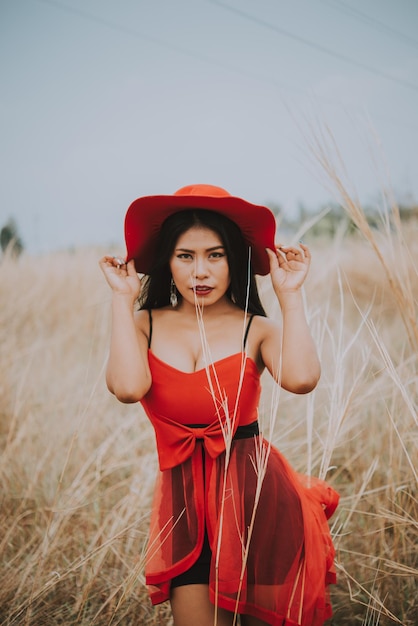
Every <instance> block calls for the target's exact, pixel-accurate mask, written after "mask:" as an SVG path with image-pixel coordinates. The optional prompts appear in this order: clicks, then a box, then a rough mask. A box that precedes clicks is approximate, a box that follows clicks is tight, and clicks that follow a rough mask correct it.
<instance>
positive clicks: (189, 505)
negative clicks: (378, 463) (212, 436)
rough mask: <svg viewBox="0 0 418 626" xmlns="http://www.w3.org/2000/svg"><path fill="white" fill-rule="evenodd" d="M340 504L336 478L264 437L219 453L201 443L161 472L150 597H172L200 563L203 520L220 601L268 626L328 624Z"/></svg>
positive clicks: (213, 591) (215, 598) (214, 592)
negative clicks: (305, 467) (317, 472)
mask: <svg viewBox="0 0 418 626" xmlns="http://www.w3.org/2000/svg"><path fill="white" fill-rule="evenodd" d="M337 503H338V494H337V493H336V492H335V491H334V490H333V489H332V488H331V487H329V485H327V484H326V483H325V482H323V481H319V480H318V479H314V478H312V479H309V478H308V477H306V476H303V475H300V474H297V473H296V472H295V471H294V470H293V469H292V468H291V467H290V465H289V464H288V463H287V461H286V459H285V458H284V457H283V455H282V454H281V453H280V452H279V451H278V450H276V449H275V448H270V447H269V444H268V443H267V442H266V441H265V440H263V439H262V437H254V438H251V439H242V440H237V441H233V442H232V444H231V448H230V453H229V452H228V451H226V452H224V453H222V454H220V455H219V456H217V457H216V458H212V457H211V456H210V455H209V454H207V453H205V452H204V448H203V444H202V442H201V441H198V442H197V444H196V448H195V450H194V453H193V455H192V456H191V457H190V458H188V459H187V460H185V461H184V462H183V463H181V464H180V465H177V466H176V467H173V468H171V469H167V470H164V471H162V472H160V474H159V478H158V480H157V485H156V490H155V496H154V506H153V513H152V518H151V529H150V540H149V545H148V555H147V566H146V580H147V584H148V585H149V590H150V595H151V600H152V602H153V603H154V604H158V603H160V602H164V601H165V600H167V599H168V598H169V594H170V581H171V579H172V578H173V577H175V576H178V575H179V574H181V573H183V572H185V571H186V570H187V569H189V568H190V567H191V566H192V565H193V563H195V562H196V560H197V558H198V556H199V554H200V552H201V549H202V545H203V539H204V533H205V528H206V530H207V534H208V537H209V543H210V547H211V550H212V562H211V570H210V581H209V593H210V597H211V601H212V602H213V603H214V604H215V605H216V606H219V607H221V608H224V609H227V610H229V611H232V612H236V613H240V614H248V615H253V616H254V617H258V618H259V619H262V620H264V621H265V622H267V623H268V624H271V625H279V624H280V625H281V626H296V625H301V626H319V625H320V624H323V622H324V621H325V620H326V619H328V618H329V617H330V616H331V606H330V602H329V593H328V585H329V584H330V583H334V582H335V570H334V564H333V560H334V547H333V544H332V541H331V536H330V531H329V527H328V522H327V518H328V517H329V516H330V515H332V513H333V511H334V510H335V508H336V506H337Z"/></svg>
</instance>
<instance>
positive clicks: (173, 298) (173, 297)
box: [170, 279, 178, 309]
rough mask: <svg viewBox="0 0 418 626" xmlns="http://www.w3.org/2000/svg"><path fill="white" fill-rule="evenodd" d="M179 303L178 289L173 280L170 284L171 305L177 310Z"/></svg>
mask: <svg viewBox="0 0 418 626" xmlns="http://www.w3.org/2000/svg"><path fill="white" fill-rule="evenodd" d="M177 303H178V300H177V289H176V285H175V283H174V280H173V279H171V283H170V304H171V306H172V307H173V309H175V308H176V306H177Z"/></svg>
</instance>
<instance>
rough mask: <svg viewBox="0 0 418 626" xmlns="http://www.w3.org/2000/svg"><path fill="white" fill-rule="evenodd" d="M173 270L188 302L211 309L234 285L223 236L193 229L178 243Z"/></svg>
mask: <svg viewBox="0 0 418 626" xmlns="http://www.w3.org/2000/svg"><path fill="white" fill-rule="evenodd" d="M170 270H171V274H172V276H173V280H174V282H175V285H176V287H177V290H178V291H179V293H180V294H181V296H182V297H183V299H184V301H185V302H189V303H191V304H193V305H195V303H196V301H197V303H198V304H199V305H200V306H202V305H204V306H209V305H210V304H214V303H216V302H218V301H219V300H221V299H222V298H224V297H225V294H226V292H227V290H228V287H229V284H230V276H229V265H228V259H227V257H226V251H225V248H224V245H223V243H222V240H221V239H220V237H219V235H218V234H217V233H216V232H215V231H213V230H211V229H210V228H206V227H205V226H192V227H191V228H189V230H187V231H186V232H184V233H183V234H182V235H180V237H179V238H178V240H177V243H176V245H175V247H174V252H173V254H172V257H171V259H170Z"/></svg>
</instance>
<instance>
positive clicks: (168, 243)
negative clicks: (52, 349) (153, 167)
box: [100, 185, 338, 626]
mask: <svg viewBox="0 0 418 626" xmlns="http://www.w3.org/2000/svg"><path fill="white" fill-rule="evenodd" d="M274 236H275V220H274V216H273V214H272V213H271V211H270V210H269V209H268V208H266V207H262V206H256V205H253V204H250V203H248V202H246V201H245V200H242V199H240V198H236V197H233V196H231V195H230V194H228V192H226V191H225V190H223V189H220V188H218V187H213V186H210V185H192V186H189V187H184V188H182V189H180V190H179V191H177V192H176V193H175V194H174V195H172V196H150V197H144V198H139V199H138V200H136V201H135V202H133V203H132V205H131V206H130V207H129V209H128V212H127V215H126V219H125V238H126V244H127V259H126V261H127V262H126V263H125V262H124V261H123V260H122V259H117V258H114V257H110V256H106V257H104V258H103V259H102V260H101V262H100V264H101V268H102V270H103V272H104V274H105V276H106V279H107V281H108V283H109V285H110V287H111V288H112V291H113V299H112V311H113V314H112V320H113V321H112V335H111V345H110V355H109V362H108V368H107V385H108V387H109V390H110V391H111V392H112V393H114V394H115V396H116V397H117V398H118V399H119V400H121V401H122V402H141V403H142V405H143V407H144V409H145V411H146V413H147V415H148V416H149V418H150V420H151V422H152V424H153V426H154V429H155V434H156V442H157V450H158V455H159V463H160V469H161V472H160V474H159V477H158V481H157V486H156V490H155V496H154V504H153V512H152V519H151V529H150V540H149V545H148V553H147V555H148V560H147V567H146V579H147V584H148V586H149V590H150V595H151V600H152V602H153V603H154V604H157V603H159V602H164V601H165V600H168V599H169V600H170V602H171V608H172V612H173V616H174V624H175V626H196V625H198V626H212V625H213V624H217V626H231V625H232V624H236V623H237V621H236V620H237V615H240V620H241V622H240V623H241V624H242V626H259V625H263V624H271V625H276V624H280V625H285V626H295V625H299V624H300V625H303V626H308V625H309V626H313V625H314V626H317V625H319V624H323V622H324V621H325V619H327V618H328V617H329V616H330V615H331V608H330V604H329V600H328V592H327V586H328V584H329V583H330V582H335V574H334V570H333V556H334V550H333V546H332V542H331V539H330V534H329V529H328V525H327V521H326V519H327V517H329V516H330V515H331V514H332V512H333V511H334V509H335V507H336V505H337V502H338V495H337V494H336V493H335V492H334V491H333V490H332V489H331V488H330V487H329V486H328V485H326V484H325V483H323V482H321V481H318V480H317V481H315V482H314V481H313V479H310V481H309V485H308V484H307V483H308V479H307V478H305V477H303V476H299V475H297V474H296V473H295V472H294V471H293V470H292V468H291V467H289V465H288V463H287V462H286V460H285V459H284V457H283V456H282V455H281V454H280V452H279V451H278V450H276V449H274V448H271V446H270V445H269V444H268V442H266V441H265V440H264V439H263V438H262V436H261V435H260V434H259V430H258V421H257V416H258V401H259V396H260V375H261V373H262V372H263V370H264V368H267V369H268V371H269V372H270V374H271V375H272V376H273V377H274V379H275V380H276V381H277V382H278V383H279V384H280V385H281V386H282V387H283V388H285V389H287V390H288V391H291V392H294V393H308V392H309V391H311V390H312V389H314V387H315V386H316V384H317V382H318V379H319V376H320V364H319V361H318V356H317V352H316V349H315V345H314V342H313V340H312V336H311V333H310V330H309V327H308V324H307V321H306V317H305V313H304V307H303V301H302V295H301V288H302V285H303V283H304V280H305V278H306V275H307V272H308V268H309V264H310V252H309V249H308V247H307V246H305V245H302V244H301V245H300V248H299V247H283V246H276V245H275V243H274ZM137 272H138V273H140V274H143V275H144V276H143V278H142V279H140V278H139V277H138V274H137ZM254 273H258V274H260V275H265V274H267V273H270V277H271V281H272V286H273V289H274V292H275V294H276V296H277V298H278V301H279V303H280V307H281V311H282V323H281V324H278V323H277V322H275V321H272V320H269V319H268V318H267V317H266V315H265V312H264V309H263V307H262V304H261V302H260V299H259V296H258V293H257V287H256V282H255V278H254ZM138 298H139V304H140V307H139V310H137V311H134V308H135V307H134V305H135V303H136V301H137V300H138Z"/></svg>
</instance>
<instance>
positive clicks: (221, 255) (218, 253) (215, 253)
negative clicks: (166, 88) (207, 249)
mask: <svg viewBox="0 0 418 626" xmlns="http://www.w3.org/2000/svg"><path fill="white" fill-rule="evenodd" d="M210 256H211V258H215V259H221V258H222V257H224V256H225V254H224V253H223V252H212V254H211V255H210Z"/></svg>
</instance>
